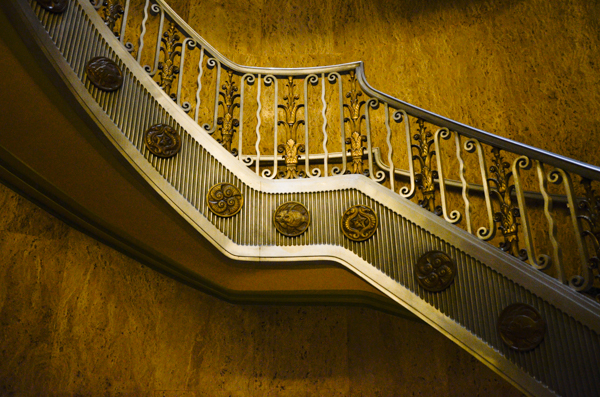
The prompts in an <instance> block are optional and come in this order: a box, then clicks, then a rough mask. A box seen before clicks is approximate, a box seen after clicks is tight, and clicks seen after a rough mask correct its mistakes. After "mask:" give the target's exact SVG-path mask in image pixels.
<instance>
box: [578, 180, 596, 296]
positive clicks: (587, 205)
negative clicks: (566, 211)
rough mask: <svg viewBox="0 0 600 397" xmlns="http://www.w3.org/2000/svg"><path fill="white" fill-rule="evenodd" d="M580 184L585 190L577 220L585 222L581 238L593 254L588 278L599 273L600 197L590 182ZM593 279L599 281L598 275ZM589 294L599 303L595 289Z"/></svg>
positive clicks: (582, 181) (583, 181)
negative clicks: (587, 241)
mask: <svg viewBox="0 0 600 397" xmlns="http://www.w3.org/2000/svg"><path fill="white" fill-rule="evenodd" d="M581 184H582V185H583V188H584V190H585V198H584V199H581V200H580V201H579V210H580V214H579V215H578V216H577V217H578V218H579V219H581V220H583V221H585V223H586V224H587V226H588V228H587V230H584V231H583V236H584V237H587V238H588V240H589V241H590V242H591V244H592V247H593V250H594V254H593V255H592V256H591V257H590V258H589V260H588V271H589V272H590V276H592V275H593V274H594V272H596V273H599V269H600V196H597V195H596V192H595V191H594V189H593V188H592V181H591V180H589V179H585V178H583V179H582V180H581ZM595 278H597V279H600V274H596V276H595ZM588 292H590V293H591V294H592V295H595V296H596V301H598V302H600V291H599V290H598V289H597V288H595V289H594V288H592V290H591V291H588Z"/></svg>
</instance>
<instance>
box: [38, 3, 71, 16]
mask: <svg viewBox="0 0 600 397" xmlns="http://www.w3.org/2000/svg"><path fill="white" fill-rule="evenodd" d="M37 2H38V4H39V5H40V6H41V7H42V8H43V9H45V10H46V11H50V12H53V13H55V14H60V13H62V12H65V10H66V9H67V6H68V5H69V0H37Z"/></svg>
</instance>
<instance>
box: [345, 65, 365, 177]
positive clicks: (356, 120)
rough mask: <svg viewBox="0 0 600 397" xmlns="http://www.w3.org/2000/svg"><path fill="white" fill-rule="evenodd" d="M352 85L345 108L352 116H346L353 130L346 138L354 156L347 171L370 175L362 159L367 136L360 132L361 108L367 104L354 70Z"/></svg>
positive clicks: (351, 79)
mask: <svg viewBox="0 0 600 397" xmlns="http://www.w3.org/2000/svg"><path fill="white" fill-rule="evenodd" d="M350 87H351V88H350V91H348V93H346V98H348V99H349V100H350V104H349V105H348V104H346V103H345V104H344V108H346V109H348V113H349V115H350V117H346V118H344V122H347V123H350V130H351V131H352V132H351V134H350V138H346V144H347V145H350V156H351V157H352V164H351V165H350V169H349V170H348V171H347V172H349V173H351V174H365V175H368V173H369V171H368V170H367V171H365V170H364V169H363V160H362V158H363V154H364V149H365V148H364V147H363V145H362V144H363V142H366V141H367V137H366V136H365V135H362V134H361V133H360V122H361V120H362V118H363V117H364V116H361V115H360V108H361V106H362V105H364V104H365V101H361V100H360V97H361V96H362V95H363V94H362V92H360V91H358V90H357V89H356V74H355V73H354V71H353V70H352V71H350Z"/></svg>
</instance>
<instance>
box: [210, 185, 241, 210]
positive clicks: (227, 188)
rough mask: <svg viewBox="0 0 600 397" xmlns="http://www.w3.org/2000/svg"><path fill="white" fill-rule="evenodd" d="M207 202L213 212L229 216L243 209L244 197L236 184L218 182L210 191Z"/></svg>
mask: <svg viewBox="0 0 600 397" xmlns="http://www.w3.org/2000/svg"><path fill="white" fill-rule="evenodd" d="M206 202H207V203H208V209H210V210H211V212H212V213H214V214H215V215H218V216H220V217H223V218H229V217H231V216H234V215H235V214H237V213H238V212H240V211H241V210H242V206H243V205H244V197H243V196H242V193H240V189H238V188H237V187H236V186H234V185H231V184H229V183H217V184H216V185H214V186H213V187H211V188H210V190H209V191H208V194H207V195H206Z"/></svg>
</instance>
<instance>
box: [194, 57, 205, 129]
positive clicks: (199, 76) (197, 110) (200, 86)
mask: <svg viewBox="0 0 600 397" xmlns="http://www.w3.org/2000/svg"><path fill="white" fill-rule="evenodd" d="M203 62H204V47H200V60H199V61H198V79H197V80H196V82H197V85H198V89H197V90H196V113H195V114H194V121H195V122H196V123H198V115H199V113H200V102H201V99H200V91H202V73H204V69H203V68H202V63H203Z"/></svg>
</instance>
